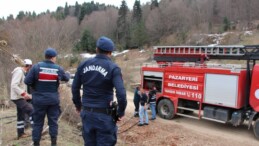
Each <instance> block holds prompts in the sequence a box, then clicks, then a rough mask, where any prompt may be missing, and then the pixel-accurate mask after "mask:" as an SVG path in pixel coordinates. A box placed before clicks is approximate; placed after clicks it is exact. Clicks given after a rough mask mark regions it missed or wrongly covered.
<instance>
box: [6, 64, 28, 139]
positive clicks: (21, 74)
mask: <svg viewBox="0 0 259 146" xmlns="http://www.w3.org/2000/svg"><path fill="white" fill-rule="evenodd" d="M24 64H25V66H24V67H16V68H15V69H14V70H13V72H12V81H11V100H12V101H13V102H14V103H15V105H16V107H17V136H18V139H19V138H25V137H28V136H29V135H27V134H26V133H25V132H24V114H27V115H29V116H30V122H31V124H33V121H32V118H31V115H32V111H33V108H32V105H31V104H30V103H28V102H27V101H26V100H28V99H31V95H30V94H28V92H27V86H26V85H25V84H24V78H25V74H26V73H27V72H28V71H29V70H30V68H31V66H32V61H31V60H30V59H25V60H24Z"/></svg>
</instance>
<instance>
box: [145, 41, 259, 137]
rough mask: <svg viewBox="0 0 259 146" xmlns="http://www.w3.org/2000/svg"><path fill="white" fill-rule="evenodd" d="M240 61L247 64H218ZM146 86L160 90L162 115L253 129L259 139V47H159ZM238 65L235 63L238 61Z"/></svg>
mask: <svg viewBox="0 0 259 146" xmlns="http://www.w3.org/2000/svg"><path fill="white" fill-rule="evenodd" d="M212 59H217V60H216V61H218V62H219V61H221V60H224V61H228V60H237V61H238V60H239V61H238V62H241V63H242V62H243V64H224V65H223V64H215V63H214V64H212V63H209V60H212ZM154 60H155V61H156V64H155V65H146V66H144V67H142V71H141V75H142V79H141V80H142V81H141V85H142V87H143V88H144V89H145V90H149V89H151V88H152V87H153V86H155V87H156V88H157V90H158V93H157V111H158V115H159V116H160V117H161V118H164V119H172V118H174V117H175V116H176V115H179V116H184V117H189V118H194V119H205V120H210V121H215V122H220V123H230V124H232V125H233V126H239V125H242V124H247V125H248V128H250V127H251V126H253V131H254V135H255V137H256V138H257V139H259V64H256V60H259V46H255V45H254V46H252V45H250V46H243V45H235V46H155V47H154ZM232 62H233V61H232Z"/></svg>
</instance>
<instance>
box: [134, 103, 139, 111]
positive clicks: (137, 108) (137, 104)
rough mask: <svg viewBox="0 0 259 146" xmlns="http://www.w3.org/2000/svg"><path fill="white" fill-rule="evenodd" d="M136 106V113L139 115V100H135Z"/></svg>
mask: <svg viewBox="0 0 259 146" xmlns="http://www.w3.org/2000/svg"><path fill="white" fill-rule="evenodd" d="M133 102H134V105H135V112H136V113H138V110H139V101H138V100H134V101H133Z"/></svg>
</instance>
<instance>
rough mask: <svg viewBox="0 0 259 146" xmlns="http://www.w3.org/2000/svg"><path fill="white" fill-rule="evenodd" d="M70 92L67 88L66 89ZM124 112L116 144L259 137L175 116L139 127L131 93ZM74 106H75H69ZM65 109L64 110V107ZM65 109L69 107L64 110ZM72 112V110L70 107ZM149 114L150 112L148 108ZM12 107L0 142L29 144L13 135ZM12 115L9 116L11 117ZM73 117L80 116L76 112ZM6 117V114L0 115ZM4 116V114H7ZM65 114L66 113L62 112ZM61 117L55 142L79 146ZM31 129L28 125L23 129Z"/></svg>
mask: <svg viewBox="0 0 259 146" xmlns="http://www.w3.org/2000/svg"><path fill="white" fill-rule="evenodd" d="M68 92H69V91H68ZM127 99H128V106H127V109H126V111H127V113H126V116H125V117H124V119H123V121H121V122H119V123H118V124H117V125H118V129H119V130H118V142H117V146H149V145H157V146H258V145H259V141H258V140H256V139H255V138H254V136H253V131H252V130H248V129H247V127H246V126H241V127H233V126H232V125H224V124H220V123H215V122H210V121H205V120H195V119H189V118H185V117H176V118H174V119H173V120H165V119H161V118H159V117H157V119H156V120H155V121H149V125H147V126H142V127H139V126H137V125H136V124H137V123H138V120H139V119H138V118H135V117H133V118H132V115H133V111H134V105H133V102H132V99H133V93H132V92H128V93H127ZM71 110H74V109H71ZM64 112H66V111H64ZM67 112H68V111H67ZM69 112H70V113H71V111H69ZM148 112H149V116H151V111H148ZM15 114H16V111H15V108H9V109H3V108H2V110H1V111H0V146H29V145H31V143H32V141H31V137H28V138H24V139H20V140H17V139H16V122H15V120H16V117H15ZM10 116H11V117H10ZM73 116H74V119H77V120H80V118H79V117H78V115H73ZM3 117H5V118H3ZM6 117H7V118H6ZM64 117H65V116H64ZM64 117H62V119H61V120H60V123H59V125H60V128H59V136H58V145H60V146H82V145H83V139H82V137H81V132H80V131H79V130H78V129H77V128H76V124H75V123H74V122H73V121H70V120H69V121H68V119H67V118H64ZM26 132H27V133H31V129H28V130H26ZM41 145H43V146H45V145H50V141H49V136H48V133H47V132H45V133H44V134H43V137H42V141H41Z"/></svg>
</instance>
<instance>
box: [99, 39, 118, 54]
mask: <svg viewBox="0 0 259 146" xmlns="http://www.w3.org/2000/svg"><path fill="white" fill-rule="evenodd" d="M96 46H97V48H99V49H101V50H104V51H110V52H112V51H113V50H114V43H113V41H112V40H111V39H109V38H107V37H105V36H102V37H100V38H99V39H98V40H97V42H96Z"/></svg>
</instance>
